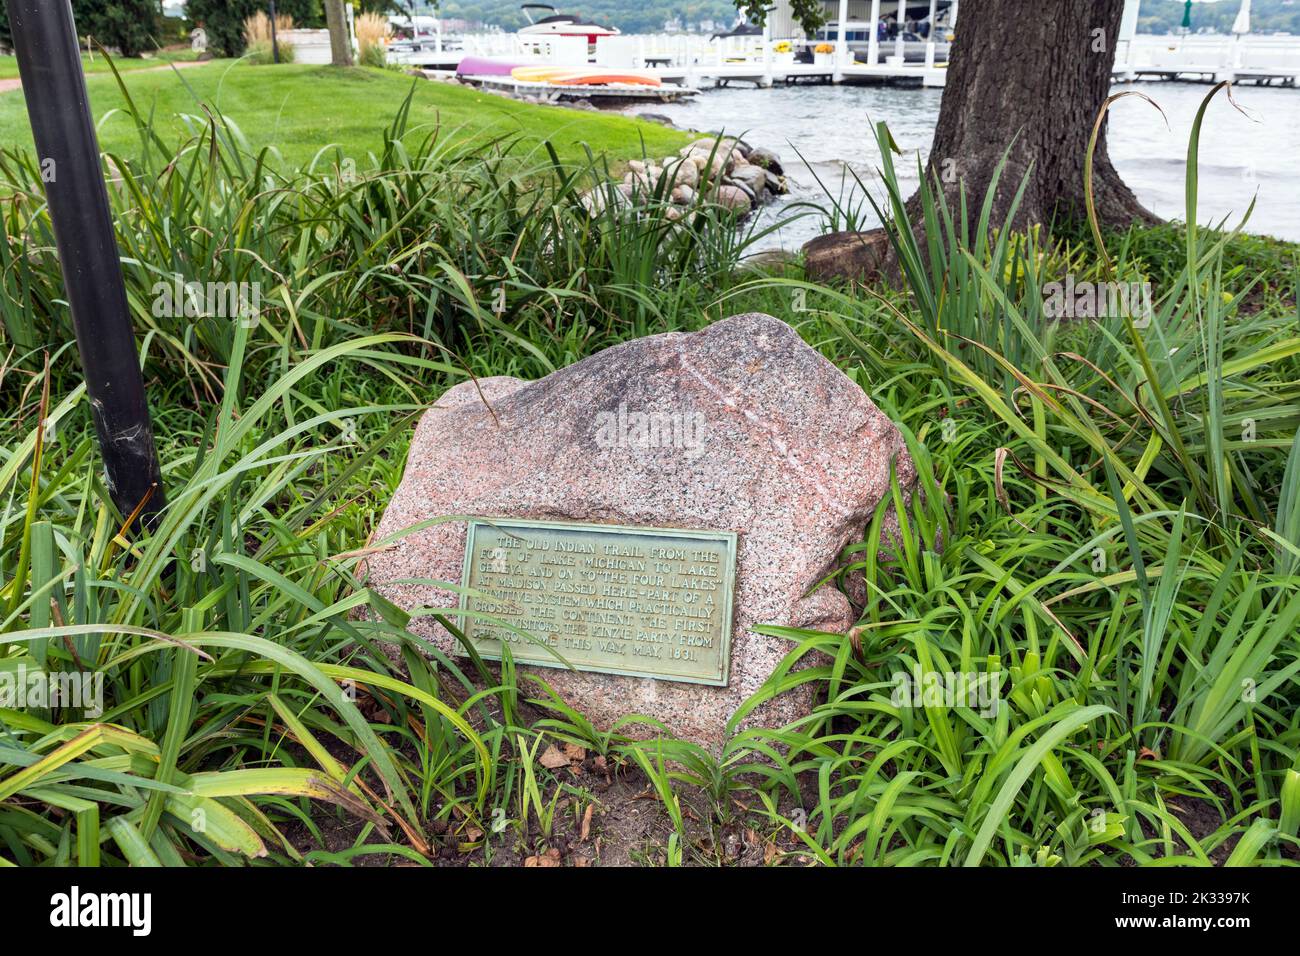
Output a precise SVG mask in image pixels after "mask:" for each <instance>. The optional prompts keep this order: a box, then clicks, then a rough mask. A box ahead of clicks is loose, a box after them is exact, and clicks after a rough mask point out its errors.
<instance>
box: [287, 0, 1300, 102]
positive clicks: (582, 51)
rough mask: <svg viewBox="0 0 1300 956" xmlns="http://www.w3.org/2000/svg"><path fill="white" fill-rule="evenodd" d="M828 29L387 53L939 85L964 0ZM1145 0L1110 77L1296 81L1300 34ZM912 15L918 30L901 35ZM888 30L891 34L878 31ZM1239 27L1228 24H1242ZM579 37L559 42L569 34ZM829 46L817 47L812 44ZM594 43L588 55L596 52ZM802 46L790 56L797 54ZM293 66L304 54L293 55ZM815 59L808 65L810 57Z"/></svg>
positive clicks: (785, 23)
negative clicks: (1217, 27)
mask: <svg viewBox="0 0 1300 956" xmlns="http://www.w3.org/2000/svg"><path fill="white" fill-rule="evenodd" d="M824 3H825V5H826V14H827V18H828V23H827V25H826V26H825V27H824V28H822V29H821V30H819V31H818V33H817V35H816V37H813V38H810V37H808V36H805V35H804V34H803V32H802V30H801V29H800V28H799V26H798V25H797V24H796V23H795V21H794V18H793V15H792V13H791V11H790V4H789V0H776V3H775V4H774V6H773V8H772V10H771V12H770V13H769V15H768V18H767V22H766V24H765V25H764V27H763V29H762V31H761V32H754V33H748V34H742V35H720V36H714V37H705V36H703V35H701V34H646V35H636V36H632V35H617V36H610V37H601V38H599V40H598V41H597V43H596V44H595V46H594V48H588V46H587V44H586V42H585V41H583V40H581V39H578V38H570V37H539V36H536V35H533V36H524V35H519V34H507V33H492V34H480V35H465V36H460V37H455V38H448V40H447V42H445V43H444V41H443V38H442V37H441V36H438V37H437V38H436V40H435V42H433V43H425V44H422V45H421V48H420V49H418V50H414V51H410V52H403V53H400V54H398V53H397V51H394V54H395V55H394V57H393V59H394V61H395V62H400V63H404V64H407V65H410V66H413V67H418V68H420V69H423V70H431V71H448V72H451V71H454V70H455V69H456V66H457V64H458V63H459V62H460V60H461V59H462V58H463V57H466V56H487V57H501V58H506V59H522V60H527V61H536V62H538V63H552V64H556V65H574V66H577V65H587V64H592V63H594V64H595V65H598V66H605V67H611V68H618V69H639V70H646V71H649V72H652V73H654V74H655V75H656V76H658V77H659V78H660V80H662V81H663V82H664V83H665V84H671V85H675V86H679V87H682V88H684V89H687V90H691V91H695V90H703V89H708V88H711V87H721V86H728V85H732V84H739V83H745V84H751V83H752V84H754V85H756V86H760V87H770V86H776V85H781V84H795V83H881V84H896V85H901V86H922V87H942V86H943V85H944V81H945V79H946V77H947V63H946V62H945V61H946V54H947V50H948V48H949V44H948V41H949V40H950V39H951V38H952V37H953V36H954V35H955V31H956V30H957V28H958V27H957V22H958V14H959V0H928V2H925V0H920V2H913V0H824ZM1139 10H1140V0H1128V3H1127V4H1126V7H1125V11H1124V16H1123V20H1122V22H1121V25H1120V30H1119V37H1118V45H1117V48H1116V51H1115V64H1114V68H1113V71H1114V77H1115V80H1116V81H1117V82H1144V81H1164V80H1178V81H1185V82H1186V81H1190V82H1205V83H1214V82H1219V81H1222V80H1232V81H1234V82H1237V83H1257V84H1262V85H1277V86H1285V87H1295V86H1297V85H1300V38H1296V37H1285V36H1258V35H1253V34H1251V33H1250V32H1249V15H1248V10H1246V11H1243V16H1242V17H1240V18H1239V25H1238V27H1239V28H1240V32H1237V33H1234V34H1231V35H1226V36H1224V35H1200V34H1192V33H1189V34H1187V35H1184V36H1156V35H1146V34H1139V33H1137V21H1138V13H1139ZM909 17H912V18H916V19H918V20H920V22H923V23H925V24H926V25H927V27H926V36H925V37H924V38H919V37H915V36H914V35H912V34H908V36H910V37H912V38H911V39H909V40H907V41H906V42H905V41H904V39H903V36H904V32H905V30H904V27H905V25H906V23H908V22H910V21H908V19H907V18H909ZM882 24H883V25H885V26H886V27H889V26H890V25H892V26H893V28H894V30H895V32H896V34H897V36H896V37H895V38H894V39H887V38H882V34H883V33H886V32H888V31H887V30H882V29H881V28H880V27H881V25H882ZM1238 27H1234V29H1238ZM575 39H576V40H577V42H573V43H571V42H566V41H571V40H575ZM815 47H817V48H829V52H826V51H825V50H823V52H816V53H814V52H812V51H813V50H814V48H815ZM593 51H594V52H593ZM797 52H798V53H802V55H801V56H797V55H796V53H797ZM299 59H300V62H303V58H302V57H300V58H299ZM810 61H811V62H810Z"/></svg>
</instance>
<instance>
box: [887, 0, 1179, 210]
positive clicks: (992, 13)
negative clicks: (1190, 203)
mask: <svg viewBox="0 0 1300 956" xmlns="http://www.w3.org/2000/svg"><path fill="white" fill-rule="evenodd" d="M1123 12H1124V0H1049V2H1045V3H1035V4H1028V3H1025V2H1024V0H966V2H965V3H963V4H962V5H961V14H960V16H959V19H958V23H957V31H956V32H957V38H956V40H955V42H954V44H953V49H952V54H951V60H950V65H949V69H948V79H947V83H946V85H945V88H944V93H943V102H942V104H941V106H940V108H939V123H938V126H937V127H936V129H935V132H934V143H933V145H932V146H931V149H930V159H929V169H930V171H931V180H932V181H933V177H934V176H937V177H938V179H939V182H940V183H941V184H942V186H943V189H944V192H945V194H946V195H947V197H948V199H949V202H950V204H952V208H953V210H954V213H955V212H956V208H957V207H956V204H955V200H956V197H957V195H958V188H959V186H960V185H961V184H962V183H964V184H965V188H966V194H967V196H968V197H969V202H970V209H971V215H972V217H974V216H978V214H979V208H980V203H981V202H982V200H983V198H984V195H985V193H986V192H987V190H988V186H989V183H990V181H991V179H992V176H993V172H994V170H995V168H996V167H997V164H998V162H999V161H1000V160H1001V158H1002V155H1003V152H1004V151H1007V150H1009V152H1008V154H1007V164H1006V167H1005V169H1004V170H1003V173H1002V178H1001V180H1000V181H999V185H998V193H997V198H996V201H995V203H994V207H993V208H994V214H993V220H992V221H993V222H994V223H1000V222H1002V221H1003V220H1004V219H1005V216H1006V213H1007V211H1008V209H1009V207H1010V203H1011V200H1012V199H1013V197H1014V195H1015V192H1016V189H1017V188H1018V187H1019V185H1020V182H1021V180H1022V179H1023V178H1024V177H1025V176H1026V175H1028V176H1029V182H1028V186H1027V188H1026V190H1025V195H1024V198H1023V200H1022V201H1021V205H1020V207H1019V210H1018V211H1017V214H1016V218H1015V225H1016V226H1017V227H1018V228H1024V227H1025V226H1028V225H1030V224H1032V223H1044V224H1046V225H1049V226H1050V224H1051V223H1052V222H1053V221H1054V220H1057V219H1061V218H1078V219H1081V218H1083V217H1084V216H1085V215H1086V205H1085V202H1084V192H1083V179H1084V177H1083V169H1084V160H1085V157H1086V156H1087V151H1088V139H1089V137H1090V136H1091V135H1092V127H1093V123H1094V122H1095V120H1096V118H1097V113H1098V112H1099V111H1100V110H1101V106H1102V103H1103V102H1104V101H1105V99H1106V97H1107V96H1108V95H1109V93H1110V79H1111V67H1112V65H1113V64H1114V62H1115V46H1116V42H1117V39H1118V37H1119V23H1120V17H1121V15H1122V14H1123ZM1093 194H1094V198H1095V202H1096V206H1097V214H1098V216H1099V218H1100V219H1101V220H1102V222H1103V223H1106V224H1108V225H1111V226H1118V227H1123V226H1127V225H1128V224H1129V223H1131V222H1133V221H1139V222H1146V223H1150V222H1155V221H1156V218H1155V217H1154V216H1153V215H1152V214H1151V213H1150V212H1148V211H1147V210H1146V209H1144V208H1143V207H1142V206H1141V204H1139V203H1138V201H1137V199H1136V197H1134V195H1133V193H1132V191H1131V190H1130V189H1129V188H1128V187H1127V186H1126V185H1124V181H1123V180H1122V179H1120V176H1119V173H1117V172H1116V171H1115V168H1114V166H1112V165H1111V162H1110V157H1109V156H1108V155H1107V153H1106V130H1105V127H1104V126H1103V128H1102V130H1101V133H1100V136H1099V137H1098V140H1097V149H1096V152H1095V153H1094V156H1093ZM915 204H916V197H913V199H912V205H913V208H915Z"/></svg>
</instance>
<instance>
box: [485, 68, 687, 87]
mask: <svg viewBox="0 0 1300 956" xmlns="http://www.w3.org/2000/svg"><path fill="white" fill-rule="evenodd" d="M510 75H511V76H512V77H514V78H515V79H516V80H520V81H522V82H525V83H552V84H555V85H556V86H603V85H605V84H608V83H627V84H629V85H633V86H662V85H663V84H662V83H661V82H660V80H659V77H657V76H655V75H653V74H651V73H639V72H635V71H627V70H602V69H600V68H599V67H593V68H590V69H583V68H575V67H562V66H517V67H515V68H514V69H513V70H511V71H510Z"/></svg>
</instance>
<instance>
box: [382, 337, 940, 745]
mask: <svg viewBox="0 0 1300 956" xmlns="http://www.w3.org/2000/svg"><path fill="white" fill-rule="evenodd" d="M489 406H490V407H489ZM637 412H640V413H646V414H651V415H658V416H667V417H666V418H665V419H663V420H665V421H672V422H677V423H682V422H688V423H690V425H689V427H688V428H682V429H669V430H668V433H670V434H671V435H672V436H673V438H672V440H669V441H659V442H646V441H635V440H634V441H613V442H611V441H610V440H609V436H608V435H607V434H606V435H603V436H602V435H600V434H598V432H599V431H600V429H601V428H602V427H604V426H607V425H608V423H609V422H610V421H611V420H616V419H611V416H618V415H619V414H624V415H625V419H626V415H627V414H632V413H637ZM601 413H605V414H601ZM625 419H624V420H625ZM891 460H892V461H895V463H896V467H897V469H898V473H899V479H900V481H901V482H903V483H904V485H905V486H906V487H908V488H909V489H910V486H911V485H912V484H913V483H914V482H915V469H914V467H913V465H912V462H911V459H910V458H909V457H908V455H907V452H906V450H905V447H904V444H903V440H902V436H901V435H900V434H899V432H898V429H897V428H895V427H894V425H893V423H892V422H890V421H889V419H888V418H887V417H886V416H885V415H884V414H883V413H882V412H881V411H880V410H879V409H878V408H876V406H875V405H873V404H872V403H871V401H870V400H869V399H868V398H867V396H866V395H865V394H864V393H863V392H862V390H861V389H860V388H859V387H858V386H857V385H855V384H854V383H853V382H851V381H850V380H849V379H848V378H847V377H846V376H845V375H844V374H843V373H842V372H840V371H839V369H837V368H836V367H835V366H834V365H833V364H831V363H830V362H829V361H827V360H826V359H825V358H823V357H822V356H821V355H820V354H819V353H817V352H816V351H815V350H813V349H812V348H810V347H809V346H807V345H806V344H804V342H803V340H802V339H800V338H799V335H798V334H797V333H796V332H795V331H794V330H793V329H792V328H790V327H789V326H788V325H786V324H785V323H784V322H782V321H780V320H779V319H775V318H773V317H772V316H769V315H762V314H748V315H737V316H733V317H731V318H729V319H725V320H723V321H720V322H717V323H715V324H714V325H711V326H709V327H708V328H706V329H704V330H702V331H700V332H694V333H689V334H684V333H669V334H665V335H655V336H650V337H647V338H643V339H638V340H635V341H632V342H627V343H624V344H622V345H618V346H615V347H613V348H609V349H606V350H605V351H603V352H600V353H598V354H596V355H593V356H591V357H590V358H587V359H584V360H583V361H581V362H578V363H576V364H574V365H571V366H569V367H568V368H564V369H561V370H559V371H557V372H555V373H553V374H551V375H548V376H546V377H545V378H543V379H540V380H538V381H535V382H525V381H522V380H519V379H514V378H507V377H500V378H488V379H480V380H479V381H478V382H477V383H475V382H466V383H463V384H461V385H458V386H456V387H455V388H452V389H450V390H449V391H448V392H447V393H446V394H445V395H443V397H442V398H441V399H440V400H439V401H438V402H437V403H436V404H435V405H434V406H433V407H432V408H431V409H430V410H429V411H428V412H427V413H425V415H424V417H423V418H422V419H421V421H420V423H419V426H418V427H417V428H416V432H415V437H414V439H413V440H412V443H411V450H410V456H409V458H408V461H407V466H406V473H405V475H404V477H403V478H402V482H401V484H400V485H399V487H398V489H397V492H396V493H395V494H394V496H393V499H392V501H391V502H390V503H389V506H388V509H387V511H386V512H385V513H384V517H383V519H382V521H381V522H380V524H379V527H378V529H377V530H376V532H375V535H374V542H375V543H376V544H380V543H382V542H384V541H391V544H390V546H389V547H387V548H386V549H384V550H381V551H379V552H378V553H376V554H375V555H374V556H373V557H372V558H370V562H369V568H368V575H369V581H370V583H371V584H373V585H375V586H377V587H378V588H379V589H380V591H381V592H382V593H384V594H385V595H386V596H387V597H388V598H389V599H390V600H392V601H394V602H395V603H397V604H398V605H400V606H402V607H404V608H407V609H413V608H416V607H443V608H455V607H456V605H457V597H456V595H455V594H453V593H452V592H450V591H447V590H444V589H442V588H439V587H436V586H433V585H423V584H419V585H417V584H410V583H398V582H400V579H404V578H425V579H434V580H438V581H453V582H459V580H460V577H461V571H462V566H463V561H464V552H465V539H466V526H465V523H464V522H459V521H458V522H444V523H440V524H434V525H432V526H429V527H424V528H421V529H420V530H417V531H414V532H412V533H409V534H406V535H404V536H401V535H402V532H403V530H404V529H407V528H410V527H412V526H415V525H417V524H419V523H421V522H427V521H429V519H434V518H437V517H439V516H443V515H473V516H484V517H513V518H534V519H547V520H557V521H580V522H592V523H600V524H618V525H642V526H650V527H659V528H687V529H696V530H712V531H733V532H735V533H736V535H737V539H738V545H737V547H738V553H737V566H736V591H735V595H736V597H735V607H734V617H733V633H732V642H731V672H730V681H729V684H728V686H726V687H712V686H704V685H700V684H687V683H678V682H673V681H668V680H653V679H648V678H638V677H623V676H618V675H612V674H601V673H590V672H575V671H567V670H562V669H553V668H529V667H521V668H520V673H521V674H524V675H535V676H537V677H540V678H542V679H544V680H545V681H546V682H547V683H548V684H550V686H551V687H552V688H554V689H555V690H556V691H557V692H558V693H559V694H560V695H561V696H562V697H563V698H564V699H565V700H566V701H568V702H569V704H570V705H572V706H573V707H575V708H577V709H578V710H580V711H581V712H583V713H584V714H586V715H587V716H588V717H589V718H590V719H591V720H592V721H593V722H594V723H596V724H597V726H600V727H608V726H609V725H610V724H611V723H612V722H613V721H615V720H617V719H618V718H620V717H624V716H626V715H628V714H634V713H637V714H645V715H648V716H651V717H654V718H657V719H658V720H661V721H663V722H664V723H665V724H667V725H668V727H669V728H670V729H671V730H672V731H673V732H674V733H675V734H676V735H678V736H679V737H682V738H683V739H687V740H693V741H695V742H698V743H701V744H704V745H706V746H709V747H712V748H714V749H716V748H718V747H719V746H720V745H721V743H722V742H723V741H724V739H725V725H726V723H727V720H728V719H729V718H730V717H731V716H732V714H733V713H734V712H735V711H736V709H737V708H738V707H739V706H740V704H741V703H742V702H743V701H745V700H746V698H748V697H750V696H751V695H753V694H754V693H755V692H756V691H758V689H759V688H760V687H761V686H762V685H763V683H764V682H765V681H766V680H767V679H768V677H769V676H770V675H771V674H772V672H773V670H774V669H775V668H776V666H777V665H778V663H779V662H780V661H781V659H782V657H783V656H784V655H785V654H786V653H787V652H788V651H789V650H790V648H791V646H792V645H791V643H790V642H789V641H787V640H785V639H782V638H777V637H770V636H766V635H760V634H757V633H755V632H754V628H755V627H756V626H758V625H762V624H775V625H785V626H789V627H798V628H810V629H815V630H822V631H830V632H843V631H845V630H846V629H847V628H848V627H849V626H851V625H852V623H853V620H854V619H853V614H852V611H851V608H850V605H849V601H848V600H847V599H846V598H845V597H844V595H843V594H841V593H840V592H839V591H838V590H836V589H834V588H831V587H823V588H821V589H819V590H816V591H813V592H812V593H809V592H810V589H812V588H814V587H815V586H816V584H817V583H818V581H819V580H820V579H821V578H822V577H823V576H824V575H825V574H826V573H827V572H828V570H830V569H831V568H833V567H834V566H835V564H836V558H837V556H838V554H839V552H840V550H841V549H842V548H843V547H844V545H846V544H847V543H849V542H850V541H853V540H857V539H859V538H860V536H861V535H862V533H863V529H864V525H865V524H866V523H867V522H868V521H869V520H870V517H871V515H872V513H873V511H874V509H875V507H876V505H877V502H879V501H880V499H881V497H882V496H884V495H886V494H888V490H889V469H890V462H891ZM419 620H420V621H421V622H429V621H430V619H429V618H427V617H424V618H421V619H419ZM413 626H415V627H417V628H420V627H423V628H424V630H423V631H422V632H421V633H423V634H424V635H425V636H427V637H429V638H430V639H431V640H433V641H434V642H435V643H437V644H438V645H439V646H440V647H442V648H443V649H444V650H446V651H448V652H450V653H460V652H461V650H460V648H459V646H457V645H456V642H455V641H454V640H453V639H452V638H451V637H450V635H448V634H447V633H446V632H445V631H443V629H442V628H441V627H439V626H437V625H436V624H433V623H423V624H422V623H416V624H415V625H413ZM811 706H812V691H811V689H810V688H808V687H803V688H800V689H797V690H794V691H790V692H787V693H784V694H782V695H780V696H777V697H775V698H773V699H772V700H770V701H767V702H765V703H764V704H762V705H761V706H759V707H758V708H756V709H755V710H754V711H752V712H751V713H750V714H749V715H748V716H747V717H746V718H745V720H744V722H743V724H742V726H745V727H748V726H780V725H782V724H785V723H789V722H790V721H792V720H795V719H797V718H798V717H800V716H802V715H804V714H807V713H808V712H809V709H810V708H811Z"/></svg>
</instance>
